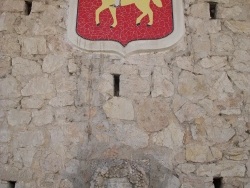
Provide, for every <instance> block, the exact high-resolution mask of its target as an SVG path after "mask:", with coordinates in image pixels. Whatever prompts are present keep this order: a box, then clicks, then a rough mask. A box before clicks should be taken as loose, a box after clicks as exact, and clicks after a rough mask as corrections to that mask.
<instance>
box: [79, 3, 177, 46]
mask: <svg viewBox="0 0 250 188" xmlns="http://www.w3.org/2000/svg"><path fill="white" fill-rule="evenodd" d="M103 1H105V0H103ZM121 1H123V0H121ZM137 1H138V0H137ZM140 1H144V0H140ZM161 1H162V7H157V6H156V5H155V4H154V3H153V1H152V0H151V2H150V5H149V6H150V9H151V10H152V11H153V24H152V25H151V26H148V23H149V21H150V20H149V16H148V15H146V16H144V17H143V18H142V20H141V22H140V25H139V24H138V25H137V24H136V20H137V18H138V17H139V16H140V15H141V14H142V11H140V10H139V8H138V7H137V6H136V5H135V4H134V3H132V4H130V5H126V6H119V7H117V8H115V9H116V18H117V25H116V26H115V27H113V28H112V27H110V26H111V25H112V24H113V18H112V15H111V12H110V10H109V8H107V9H105V10H103V11H101V13H100V16H99V17H100V24H97V22H96V10H97V9H98V8H99V7H100V6H101V5H102V0H78V8H77V23H76V32H77V34H78V35H79V36H80V37H82V38H84V39H87V40H90V41H116V42H119V43H120V44H121V45H123V46H126V45H127V44H128V43H129V42H131V41H136V40H156V39H161V38H165V37H166V36H168V35H170V34H171V33H172V32H173V30H174V24H173V23H174V21H173V7H172V0H161ZM114 2H115V0H114Z"/></svg>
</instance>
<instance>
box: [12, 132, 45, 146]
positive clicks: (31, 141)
mask: <svg viewBox="0 0 250 188" xmlns="http://www.w3.org/2000/svg"><path fill="white" fill-rule="evenodd" d="M44 141H45V139H44V135H43V133H42V132H41V131H24V132H19V133H17V136H16V137H15V138H14V147H15V148H23V147H38V146H41V145H43V143H44Z"/></svg>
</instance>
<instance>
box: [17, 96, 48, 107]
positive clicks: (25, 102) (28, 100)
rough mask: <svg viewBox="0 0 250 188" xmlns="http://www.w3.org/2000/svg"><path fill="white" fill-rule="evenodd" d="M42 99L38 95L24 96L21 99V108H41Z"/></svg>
mask: <svg viewBox="0 0 250 188" xmlns="http://www.w3.org/2000/svg"><path fill="white" fill-rule="evenodd" d="M43 103H44V101H43V99H40V98H39V97H25V98H23V99H22V101H21V105H22V108H34V109H35V108H37V109H39V108H41V107H42V106H43Z"/></svg>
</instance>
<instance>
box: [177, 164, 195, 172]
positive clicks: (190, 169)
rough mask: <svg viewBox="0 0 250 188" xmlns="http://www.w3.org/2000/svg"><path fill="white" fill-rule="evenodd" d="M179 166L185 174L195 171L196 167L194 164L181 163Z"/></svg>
mask: <svg viewBox="0 0 250 188" xmlns="http://www.w3.org/2000/svg"><path fill="white" fill-rule="evenodd" d="M177 168H178V169H180V170H181V171H182V172H184V173H185V174H190V173H192V172H194V171H195V169H196V167H195V165H194V164H180V165H178V167H177Z"/></svg>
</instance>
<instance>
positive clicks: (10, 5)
mask: <svg viewBox="0 0 250 188" xmlns="http://www.w3.org/2000/svg"><path fill="white" fill-rule="evenodd" d="M24 6H25V2H24V1H16V0H4V1H3V5H2V7H1V8H0V10H2V11H10V12H23V10H24Z"/></svg>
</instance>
